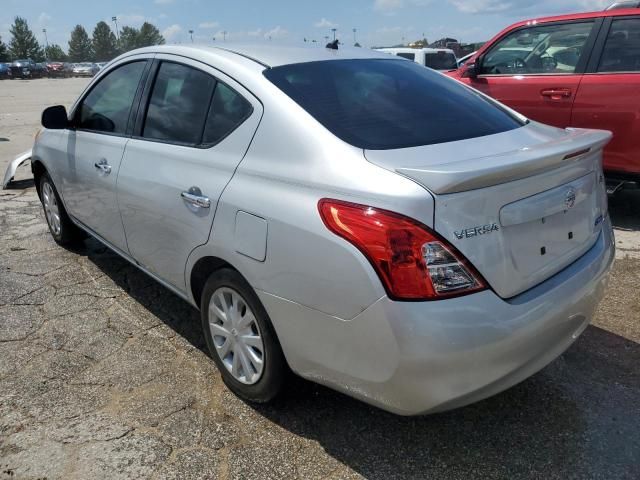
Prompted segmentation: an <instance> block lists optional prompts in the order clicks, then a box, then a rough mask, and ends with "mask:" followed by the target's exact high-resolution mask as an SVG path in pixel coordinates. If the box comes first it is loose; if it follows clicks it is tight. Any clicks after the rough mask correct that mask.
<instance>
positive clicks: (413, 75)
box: [264, 59, 523, 150]
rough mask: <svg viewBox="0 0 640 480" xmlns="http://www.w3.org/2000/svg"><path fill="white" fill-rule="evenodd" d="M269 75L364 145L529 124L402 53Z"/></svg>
mask: <svg viewBox="0 0 640 480" xmlns="http://www.w3.org/2000/svg"><path fill="white" fill-rule="evenodd" d="M264 75H265V77H267V78H268V79H269V80H270V81H271V82H273V83H274V84H275V85H276V86H277V87H278V88H280V89H281V90H282V91H283V92H284V93H286V94H287V95H288V96H290V97H291V98H292V99H293V100H295V101H296V102H297V103H298V104H299V105H300V106H301V107H302V108H304V109H305V110H306V111H307V112H309V113H310V114H311V115H312V116H313V117H315V118H316V120H318V121H319V122H320V123H321V124H322V125H324V126H325V127H326V128H327V129H328V130H329V131H331V132H332V133H333V134H334V135H336V136H337V137H339V138H341V139H342V140H344V141H345V142H347V143H349V144H351V145H354V146H356V147H359V148H365V149H374V150H375V149H377V150H385V149H392V148H404V147H414V146H419V145H431V144H435V143H444V142H451V141H455V140H463V139H467V138H474V137H481V136H485V135H492V134H495V133H500V132H504V131H507V130H512V129H515V128H518V127H520V126H522V125H523V123H521V122H520V121H519V120H517V119H516V118H515V117H513V116H511V115H510V114H509V113H507V111H506V110H503V109H502V108H500V107H498V106H497V105H496V104H494V103H492V102H491V101H489V100H487V99H485V98H484V97H483V96H481V95H480V94H479V93H476V92H475V91H474V90H471V89H470V88H467V87H465V86H463V85H462V84H460V83H458V82H456V81H455V80H451V79H449V78H447V77H445V76H443V75H442V74H439V73H437V72H434V71H432V70H429V69H428V68H424V67H423V66H421V65H418V64H417V63H415V62H407V61H405V60H400V59H397V60H395V59H389V60H386V59H385V60H382V59H365V60H330V61H321V62H309V63H299V64H294V65H284V66H281V67H276V68H272V69H268V70H265V71H264Z"/></svg>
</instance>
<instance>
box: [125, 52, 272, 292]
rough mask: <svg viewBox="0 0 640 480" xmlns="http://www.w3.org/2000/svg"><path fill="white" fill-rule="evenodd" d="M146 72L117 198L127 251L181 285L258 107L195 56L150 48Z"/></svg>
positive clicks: (248, 140)
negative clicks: (145, 90)
mask: <svg viewBox="0 0 640 480" xmlns="http://www.w3.org/2000/svg"><path fill="white" fill-rule="evenodd" d="M151 75H154V76H155V78H154V79H153V83H152V87H151V89H150V93H149V94H145V97H146V98H148V100H147V107H146V114H145V115H144V117H143V118H141V119H140V120H139V122H138V125H136V129H137V130H136V132H135V133H136V135H135V136H134V138H132V139H131V140H130V141H129V143H128V144H127V147H126V149H125V154H124V159H123V161H122V166H121V168H120V175H119V178H118V202H119V204H120V209H121V212H122V220H123V223H124V228H125V232H126V236H127V242H128V246H129V251H130V252H131V255H132V256H133V257H134V258H135V260H136V261H138V262H139V263H140V264H142V265H143V266H144V267H145V268H146V269H148V270H149V271H151V272H152V273H154V274H156V275H158V276H159V277H160V278H162V279H163V280H165V281H167V282H169V283H170V284H172V285H173V286H174V287H176V288H177V289H178V290H181V291H184V290H185V288H186V286H185V276H184V275H185V265H186V263H187V258H188V256H189V254H190V253H191V251H192V250H193V249H194V248H196V247H197V246H199V245H202V244H204V243H206V242H207V240H208V238H209V233H210V231H211V225H212V223H213V217H214V215H215V211H216V206H217V203H218V199H219V198H220V195H221V194H222V191H223V189H224V188H225V186H226V185H227V183H229V181H230V180H231V177H232V176H233V173H234V171H235V169H236V167H237V166H238V164H239V163H240V161H241V160H242V158H243V157H244V154H245V153H246V151H247V149H248V147H249V144H250V143H251V139H252V138H253V134H254V132H255V130H256V128H257V126H258V123H259V121H260V117H261V115H262V106H261V104H260V103H259V102H258V101H257V100H256V99H255V98H254V97H253V96H252V95H251V94H250V93H249V92H248V91H246V90H245V89H244V88H242V86H240V85H239V84H237V83H236V82H234V81H233V80H232V79H231V78H228V77H227V76H225V75H223V74H221V73H220V72H218V71H217V70H215V69H213V68H211V67H208V66H206V65H204V64H202V63H199V62H197V61H191V60H187V59H184V58H181V57H173V56H171V55H158V56H157V57H156V65H155V66H154V69H153V70H152V73H151ZM149 83H151V82H149Z"/></svg>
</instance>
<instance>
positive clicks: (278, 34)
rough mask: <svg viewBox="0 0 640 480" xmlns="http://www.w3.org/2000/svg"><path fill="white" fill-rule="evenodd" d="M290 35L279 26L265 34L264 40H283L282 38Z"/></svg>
mask: <svg viewBox="0 0 640 480" xmlns="http://www.w3.org/2000/svg"><path fill="white" fill-rule="evenodd" d="M288 34H289V32H287V31H286V30H285V29H284V28H282V27H281V26H280V25H278V26H277V27H274V28H272V29H271V30H268V31H266V32H264V38H267V39H269V38H282V37H286V36H287V35H288Z"/></svg>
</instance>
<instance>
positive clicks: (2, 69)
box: [0, 62, 10, 80]
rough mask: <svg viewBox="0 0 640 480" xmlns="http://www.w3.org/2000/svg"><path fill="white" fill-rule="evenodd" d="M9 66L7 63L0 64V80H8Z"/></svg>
mask: <svg viewBox="0 0 640 480" xmlns="http://www.w3.org/2000/svg"><path fill="white" fill-rule="evenodd" d="M9 65H10V64H8V63H3V62H0V80H4V79H6V78H9Z"/></svg>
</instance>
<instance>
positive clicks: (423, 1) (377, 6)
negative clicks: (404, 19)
mask: <svg viewBox="0 0 640 480" xmlns="http://www.w3.org/2000/svg"><path fill="white" fill-rule="evenodd" d="M429 3H431V0H375V2H373V9H374V10H375V11H376V12H381V13H385V14H387V15H393V14H394V12H395V11H396V10H399V9H400V8H403V7H406V6H410V5H414V6H419V7H422V6H425V5H427V4H429Z"/></svg>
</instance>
